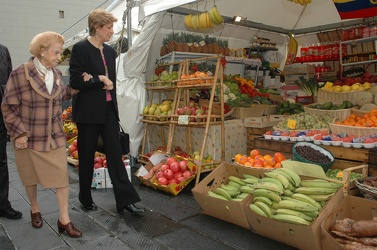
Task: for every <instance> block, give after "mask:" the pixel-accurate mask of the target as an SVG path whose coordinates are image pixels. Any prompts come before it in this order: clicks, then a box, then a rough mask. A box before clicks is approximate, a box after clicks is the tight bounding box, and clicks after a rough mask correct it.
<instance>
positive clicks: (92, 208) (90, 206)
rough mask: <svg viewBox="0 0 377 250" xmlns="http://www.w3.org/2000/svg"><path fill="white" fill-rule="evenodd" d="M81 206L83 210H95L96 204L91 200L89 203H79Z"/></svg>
mask: <svg viewBox="0 0 377 250" xmlns="http://www.w3.org/2000/svg"><path fill="white" fill-rule="evenodd" d="M81 206H82V208H84V209H85V210H92V211H95V210H97V208H98V207H97V205H96V204H95V203H94V202H93V203H92V204H90V205H84V204H81Z"/></svg>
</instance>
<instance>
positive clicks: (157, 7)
mask: <svg viewBox="0 0 377 250" xmlns="http://www.w3.org/2000/svg"><path fill="white" fill-rule="evenodd" d="M196 1H197V0H169V1H164V0H146V1H143V2H142V3H141V4H140V8H139V22H141V21H142V20H143V19H144V18H145V17H147V16H150V15H153V14H154V13H158V12H161V11H165V10H167V9H171V8H174V7H177V6H181V5H184V4H188V3H192V2H196Z"/></svg>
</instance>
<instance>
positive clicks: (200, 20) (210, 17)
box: [184, 5, 224, 29]
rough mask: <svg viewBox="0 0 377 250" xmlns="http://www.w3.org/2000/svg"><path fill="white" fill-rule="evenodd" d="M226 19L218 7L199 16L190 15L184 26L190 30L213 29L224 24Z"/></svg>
mask: <svg viewBox="0 0 377 250" xmlns="http://www.w3.org/2000/svg"><path fill="white" fill-rule="evenodd" d="M223 22H224V19H223V18H222V16H221V15H220V12H219V10H218V9H217V7H216V5H214V6H213V7H212V8H211V9H210V10H209V11H204V12H202V13H198V14H188V15H186V16H185V18H184V24H185V26H186V28H188V29H212V28H214V26H215V25H219V24H222V23H223Z"/></svg>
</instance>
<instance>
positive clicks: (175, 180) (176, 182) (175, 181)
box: [169, 178, 178, 185]
mask: <svg viewBox="0 0 377 250" xmlns="http://www.w3.org/2000/svg"><path fill="white" fill-rule="evenodd" d="M173 183H175V184H178V181H177V179H175V178H173V179H171V180H169V185H170V184H173Z"/></svg>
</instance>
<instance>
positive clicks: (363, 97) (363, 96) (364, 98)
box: [355, 91, 374, 107]
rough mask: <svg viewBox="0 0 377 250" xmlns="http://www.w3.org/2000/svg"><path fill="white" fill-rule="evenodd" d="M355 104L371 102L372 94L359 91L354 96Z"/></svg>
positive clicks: (372, 99)
mask: <svg viewBox="0 0 377 250" xmlns="http://www.w3.org/2000/svg"><path fill="white" fill-rule="evenodd" d="M355 101H356V104H357V105H359V106H360V107H361V106H363V105H364V104H367V103H373V101H374V95H373V94H372V93H370V92H366V91H360V93H358V94H357V96H356V98H355Z"/></svg>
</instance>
